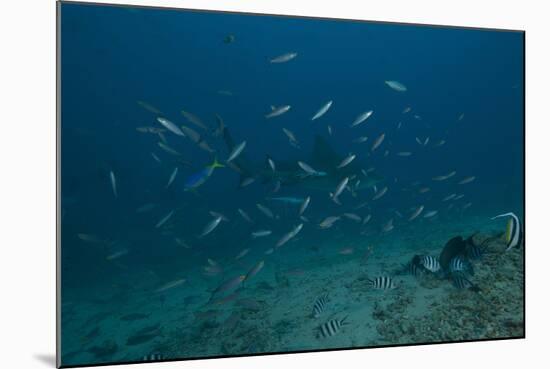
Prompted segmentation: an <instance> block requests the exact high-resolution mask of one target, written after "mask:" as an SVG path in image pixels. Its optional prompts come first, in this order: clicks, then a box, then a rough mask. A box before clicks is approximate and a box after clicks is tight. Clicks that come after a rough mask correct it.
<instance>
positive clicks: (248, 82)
mask: <svg viewBox="0 0 550 369" xmlns="http://www.w3.org/2000/svg"><path fill="white" fill-rule="evenodd" d="M524 36H525V34H524V32H522V31H510V30H494V29H477V28H460V27H447V26H433V25H417V24H399V23H384V22H372V21H359V20H340V19H321V18H308V17H293V16H286V15H263V14H245V13H227V12H215V11H200V10H183V9H168V8H154V7H133V6H120V5H108V4H105V5H100V4H85V3H74V2H60V3H58V168H57V169H58V282H59V283H58V365H59V366H62V367H74V366H86V365H98V364H118V363H135V362H151V361H165V360H186V359H198V358H214V357H233V356H244V355H260V354H272V353H279V354H283V353H294V352H311V351H321V350H336V349H352V348H374V347H384V346H398V345H415V344H428V343H443V342H463V341H478V340H492V339H507V338H522V337H524V335H525V332H524V239H525V236H524V235H525V211H524V205H525V201H524V198H525V196H524V159H525V155H524V149H525V147H524V109H525V104H524Z"/></svg>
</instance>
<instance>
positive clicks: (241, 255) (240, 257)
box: [235, 249, 250, 260]
mask: <svg viewBox="0 0 550 369" xmlns="http://www.w3.org/2000/svg"><path fill="white" fill-rule="evenodd" d="M249 252H250V249H244V250H242V251H241V252H239V254H238V255H237V256H235V260H239V259H242V258H244V257H245V256H246V254H248V253H249Z"/></svg>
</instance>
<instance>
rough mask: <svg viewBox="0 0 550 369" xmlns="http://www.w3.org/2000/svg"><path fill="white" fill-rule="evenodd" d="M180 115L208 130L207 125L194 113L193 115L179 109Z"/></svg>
mask: <svg viewBox="0 0 550 369" xmlns="http://www.w3.org/2000/svg"><path fill="white" fill-rule="evenodd" d="M181 115H183V116H184V117H185V119H187V120H188V121H189V122H191V123H193V124H194V125H196V126H197V127H200V128H202V129H204V130H205V131H208V127H207V126H206V125H205V124H204V123H203V122H202V121H201V120H200V119H199V117H197V116H196V115H193V114H191V113H189V112H187V111H185V110H182V111H181Z"/></svg>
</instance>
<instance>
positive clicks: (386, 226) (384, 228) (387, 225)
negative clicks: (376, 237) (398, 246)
mask: <svg viewBox="0 0 550 369" xmlns="http://www.w3.org/2000/svg"><path fill="white" fill-rule="evenodd" d="M393 228H394V226H393V218H392V219H390V220H388V222H387V223H385V224H384V225H383V226H382V232H384V233H385V232H389V231H391V230H392V229H393Z"/></svg>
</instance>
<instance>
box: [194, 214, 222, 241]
mask: <svg viewBox="0 0 550 369" xmlns="http://www.w3.org/2000/svg"><path fill="white" fill-rule="evenodd" d="M221 220H222V217H216V218H214V219H213V220H212V221H211V222H210V223H208V224H207V225H206V226H205V227H204V229H203V231H202V233H201V235H200V236H199V237H204V236H206V235H207V234H209V233H210V232H212V231H213V230H214V229H215V228H216V227H217V226H218V224H220V222H221Z"/></svg>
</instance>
